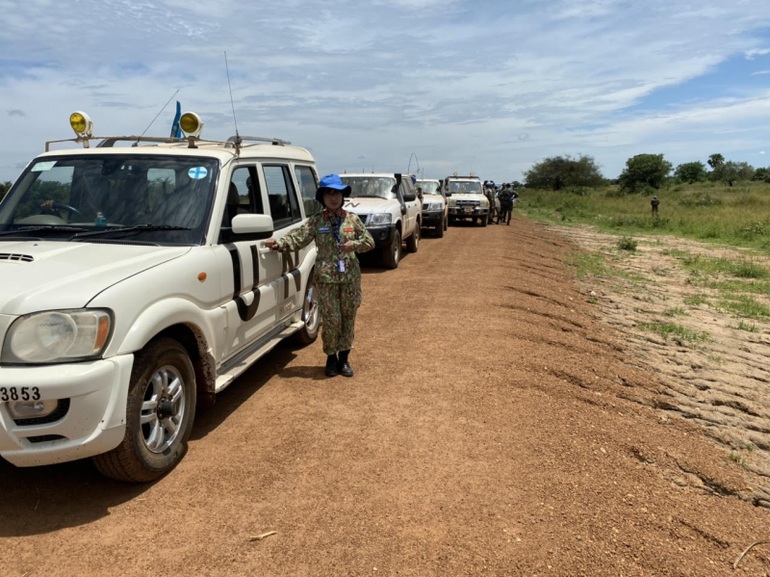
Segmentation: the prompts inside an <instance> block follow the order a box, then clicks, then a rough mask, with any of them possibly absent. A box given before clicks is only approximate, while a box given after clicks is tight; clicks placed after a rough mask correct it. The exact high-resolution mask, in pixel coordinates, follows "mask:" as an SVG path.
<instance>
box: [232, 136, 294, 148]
mask: <svg viewBox="0 0 770 577" xmlns="http://www.w3.org/2000/svg"><path fill="white" fill-rule="evenodd" d="M227 142H234V143H236V144H240V143H241V142H269V143H270V144H272V145H274V146H284V145H286V144H291V142H289V141H288V140H283V139H282V138H265V137H264V136H240V135H238V134H236V135H235V136H231V137H230V138H228V139H227Z"/></svg>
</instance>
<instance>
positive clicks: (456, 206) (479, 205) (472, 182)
mask: <svg viewBox="0 0 770 577" xmlns="http://www.w3.org/2000/svg"><path fill="white" fill-rule="evenodd" d="M443 190H444V193H445V194H446V196H447V199H448V201H449V223H450V224H452V223H454V222H457V221H458V220H468V219H470V220H472V221H473V222H475V223H477V224H480V225H481V226H487V224H488V221H489V212H490V203H489V199H488V198H487V197H486V196H485V195H484V186H483V183H482V182H481V179H480V178H479V177H478V176H475V175H472V174H471V175H469V176H458V175H457V174H455V175H452V176H447V177H446V178H445V179H444V186H443Z"/></svg>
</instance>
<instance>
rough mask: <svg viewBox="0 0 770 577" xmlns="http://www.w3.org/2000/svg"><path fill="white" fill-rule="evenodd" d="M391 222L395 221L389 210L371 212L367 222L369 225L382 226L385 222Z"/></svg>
mask: <svg viewBox="0 0 770 577" xmlns="http://www.w3.org/2000/svg"><path fill="white" fill-rule="evenodd" d="M391 222H393V217H392V216H391V215H390V213H389V212H380V213H376V214H370V215H369V222H368V223H367V224H368V225H369V226H381V225H383V224H390V223H391Z"/></svg>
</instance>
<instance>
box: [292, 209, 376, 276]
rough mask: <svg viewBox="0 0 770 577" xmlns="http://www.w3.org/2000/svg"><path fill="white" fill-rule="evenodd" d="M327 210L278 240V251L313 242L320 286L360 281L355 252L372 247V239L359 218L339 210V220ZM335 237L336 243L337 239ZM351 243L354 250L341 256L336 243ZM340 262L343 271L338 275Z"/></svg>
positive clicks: (316, 273) (304, 245)
mask: <svg viewBox="0 0 770 577" xmlns="http://www.w3.org/2000/svg"><path fill="white" fill-rule="evenodd" d="M333 216H334V215H332V214H331V213H329V211H328V210H324V211H323V212H319V213H317V214H314V215H313V216H311V217H310V218H308V219H307V222H306V223H305V224H304V225H303V226H301V227H300V228H298V229H297V230H295V231H293V232H291V233H290V234H287V235H286V236H284V237H283V238H280V239H278V250H279V251H281V252H291V251H293V250H298V249H301V248H304V247H306V246H307V245H309V244H310V243H311V242H313V241H315V244H316V248H317V249H318V256H317V258H316V269H315V275H316V276H315V278H316V282H321V283H342V282H354V281H358V282H360V280H361V267H360V265H359V264H358V258H357V257H356V253H357V252H366V251H368V250H371V249H373V248H374V239H373V238H372V235H371V234H369V232H368V231H367V230H366V227H365V226H364V223H363V222H361V219H360V218H358V216H357V215H355V214H353V213H352V212H347V211H344V210H343V211H341V215H340V217H341V218H339V219H337V218H333ZM338 237H339V240H338ZM346 240H352V241H353V246H354V247H355V250H354V251H353V252H347V253H343V252H342V251H340V249H339V242H345V241H346ZM340 260H342V261H343V262H344V263H345V264H344V268H345V271H344V272H340V270H339V268H340V267H339V261H340Z"/></svg>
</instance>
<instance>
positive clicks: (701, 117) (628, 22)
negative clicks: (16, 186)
mask: <svg viewBox="0 0 770 577" xmlns="http://www.w3.org/2000/svg"><path fill="white" fill-rule="evenodd" d="M0 47H2V49H1V50H0V82H1V84H0V114H2V118H3V125H2V130H1V131H0V181H5V180H14V179H15V178H16V176H17V175H18V174H19V172H20V171H21V170H22V168H23V167H24V165H25V164H26V162H27V161H29V160H30V159H31V158H32V157H33V156H34V155H35V154H37V153H39V152H41V151H42V150H43V147H44V142H45V141H46V140H54V139H60V138H69V137H70V136H72V133H71V131H70V129H69V125H68V118H69V114H70V113H71V112H72V111H74V110H83V111H85V112H87V113H88V114H89V115H90V116H91V118H92V119H93V121H94V126H95V129H94V132H95V133H96V134H97V135H118V134H132V135H134V134H142V133H146V134H148V135H154V136H166V135H168V133H169V131H170V127H171V122H172V119H173V115H174V108H175V104H174V101H175V100H179V101H180V102H181V104H182V109H183V110H192V111H195V112H197V113H198V114H199V115H201V117H202V118H203V119H204V122H205V128H204V134H203V136H204V137H206V138H210V139H218V138H222V139H224V138H227V137H228V136H230V135H232V134H235V131H236V127H237V130H238V133H239V134H241V135H243V136H267V137H279V138H284V139H286V140H290V141H291V142H292V143H294V144H299V145H301V146H305V147H306V148H308V149H310V150H311V152H312V153H313V154H314V156H315V158H316V161H317V163H318V167H319V170H320V172H321V173H322V174H325V173H329V172H343V171H346V170H347V171H360V170H366V171H372V170H374V171H379V170H382V171H406V170H410V171H412V172H419V173H420V174H421V175H422V176H424V177H427V178H440V177H444V176H447V175H448V174H452V173H453V172H458V173H461V174H464V173H469V172H474V173H476V174H478V175H479V176H480V177H481V178H482V179H492V180H494V181H496V182H498V183H501V182H508V181H512V180H523V174H524V171H526V170H528V169H529V168H531V167H532V165H533V164H534V163H536V162H539V161H541V160H543V159H544V158H547V157H551V156H567V155H569V156H572V157H578V156H580V155H589V156H591V157H593V158H594V160H595V161H596V163H597V164H598V165H599V167H600V168H601V170H602V172H603V174H604V175H605V176H606V177H609V178H614V177H617V176H618V174H620V172H621V171H622V170H623V168H624V166H625V163H626V160H628V159H629V158H631V157H632V156H634V155H636V154H642V153H652V154H664V155H665V158H666V159H667V160H669V161H670V162H671V163H672V164H673V165H674V166H676V165H678V164H680V163H683V162H691V161H701V162H704V163H705V162H706V161H707V160H708V157H709V155H710V154H713V153H720V154H722V155H723V156H724V157H725V159H727V160H735V161H745V162H748V163H750V164H751V165H753V166H754V167H760V166H770V158H768V156H769V155H770V142H768V141H769V140H770V0H729V1H728V0H698V1H690V0H645V1H644V2H640V1H638V0H548V1H545V0H365V1H361V0H354V1H353V0H323V1H320V0H319V1H317V0H278V1H272V2H266V1H262V0H251V1H249V0H240V1H235V0H24V2H21V1H20V0H0ZM226 63H227V66H226ZM228 69H229V79H230V88H231V90H230V89H229V88H228ZM231 92H232V104H231ZM164 106H165V108H164ZM233 110H234V111H235V115H233ZM766 152H767V153H768V154H767V155H766Z"/></svg>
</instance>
